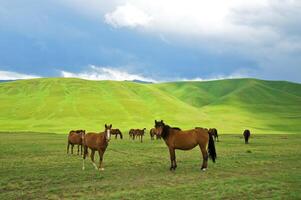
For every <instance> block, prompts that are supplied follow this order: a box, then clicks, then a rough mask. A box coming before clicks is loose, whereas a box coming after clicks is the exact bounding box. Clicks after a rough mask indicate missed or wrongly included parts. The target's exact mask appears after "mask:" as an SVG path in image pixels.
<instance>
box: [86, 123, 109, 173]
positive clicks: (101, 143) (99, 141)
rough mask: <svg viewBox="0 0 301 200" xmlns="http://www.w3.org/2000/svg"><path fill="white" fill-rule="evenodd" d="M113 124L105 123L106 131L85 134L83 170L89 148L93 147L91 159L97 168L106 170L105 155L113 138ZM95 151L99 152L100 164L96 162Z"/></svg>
mask: <svg viewBox="0 0 301 200" xmlns="http://www.w3.org/2000/svg"><path fill="white" fill-rule="evenodd" d="M111 129H112V124H110V125H109V126H108V125H107V124H105V131H104V132H101V133H87V134H85V135H83V145H84V156H83V170H84V169H85V159H86V156H87V154H88V148H90V149H91V161H92V163H93V166H94V167H95V169H96V170H98V169H99V170H104V168H103V165H102V160H103V155H104V153H105V151H106V149H107V146H108V144H109V141H110V138H111ZM95 151H98V154H99V166H98V167H97V165H96V164H95V162H94V154H95Z"/></svg>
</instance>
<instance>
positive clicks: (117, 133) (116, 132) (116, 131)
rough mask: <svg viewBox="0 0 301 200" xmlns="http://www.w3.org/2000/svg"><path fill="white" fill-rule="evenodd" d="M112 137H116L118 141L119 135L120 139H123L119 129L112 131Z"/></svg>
mask: <svg viewBox="0 0 301 200" xmlns="http://www.w3.org/2000/svg"><path fill="white" fill-rule="evenodd" d="M111 135H115V139H117V136H118V135H119V137H120V139H122V138H123V136H122V133H121V131H120V130H119V129H118V128H115V129H111Z"/></svg>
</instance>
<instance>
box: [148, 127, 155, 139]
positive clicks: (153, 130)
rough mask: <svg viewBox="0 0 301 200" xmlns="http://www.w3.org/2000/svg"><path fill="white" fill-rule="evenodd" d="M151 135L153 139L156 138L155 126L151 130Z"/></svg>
mask: <svg viewBox="0 0 301 200" xmlns="http://www.w3.org/2000/svg"><path fill="white" fill-rule="evenodd" d="M149 135H150V137H151V140H154V137H155V135H156V129H155V128H152V129H151V130H150V131H149Z"/></svg>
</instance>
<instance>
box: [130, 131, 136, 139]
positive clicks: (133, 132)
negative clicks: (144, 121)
mask: <svg viewBox="0 0 301 200" xmlns="http://www.w3.org/2000/svg"><path fill="white" fill-rule="evenodd" d="M134 134H135V129H130V131H129V138H130V139H131V138H132V139H133V140H134V139H135V138H134Z"/></svg>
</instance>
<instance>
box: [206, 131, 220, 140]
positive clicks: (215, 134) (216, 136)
mask: <svg viewBox="0 0 301 200" xmlns="http://www.w3.org/2000/svg"><path fill="white" fill-rule="evenodd" d="M208 132H209V134H212V135H213V137H214V140H215V141H216V142H218V134H217V130H216V128H210V129H209V131H208Z"/></svg>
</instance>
